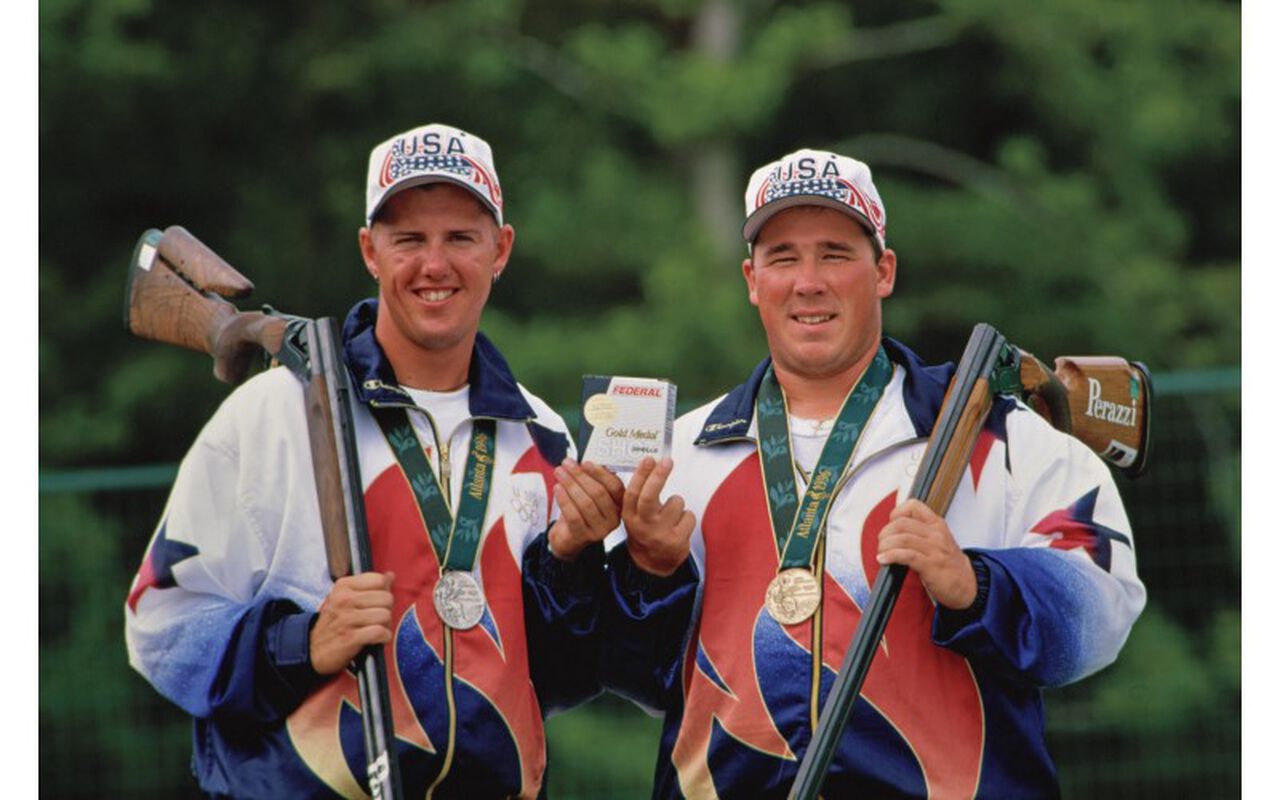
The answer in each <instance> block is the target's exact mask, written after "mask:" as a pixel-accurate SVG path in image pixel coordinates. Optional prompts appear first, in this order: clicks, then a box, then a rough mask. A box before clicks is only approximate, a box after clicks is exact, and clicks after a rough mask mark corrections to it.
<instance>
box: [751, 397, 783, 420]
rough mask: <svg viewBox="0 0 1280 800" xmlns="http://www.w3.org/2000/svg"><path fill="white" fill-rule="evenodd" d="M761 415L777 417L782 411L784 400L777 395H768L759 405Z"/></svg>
mask: <svg viewBox="0 0 1280 800" xmlns="http://www.w3.org/2000/svg"><path fill="white" fill-rule="evenodd" d="M757 408H758V410H759V412H760V416H762V417H775V416H777V415H779V414H781V413H782V401H781V400H779V399H777V398H775V397H767V398H765V399H764V400H761V401H760V404H759V406H757Z"/></svg>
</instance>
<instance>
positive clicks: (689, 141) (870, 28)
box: [39, 0, 1240, 465]
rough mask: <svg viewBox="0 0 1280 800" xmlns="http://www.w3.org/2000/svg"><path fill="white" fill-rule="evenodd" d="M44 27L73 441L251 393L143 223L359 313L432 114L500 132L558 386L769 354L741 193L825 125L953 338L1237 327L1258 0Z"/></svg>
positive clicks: (729, 373)
mask: <svg viewBox="0 0 1280 800" xmlns="http://www.w3.org/2000/svg"><path fill="white" fill-rule="evenodd" d="M40 34H41V36H40V42H41V47H40V69H41V73H40V78H41V83H40V144H41V148H40V158H41V164H40V167H41V182H42V191H41V193H40V201H39V202H40V211H41V214H40V252H41V264H40V274H41V291H40V313H41V340H40V368H41V387H40V391H41V402H42V407H43V409H44V413H43V415H42V417H41V459H42V462H43V463H46V464H64V465H65V464H75V463H86V462H92V463H100V462H103V461H108V460H110V461H119V460H126V461H127V460H135V461H144V460H167V459H172V458H174V457H176V456H177V455H178V454H179V453H181V451H182V450H183V448H184V447H185V444H186V442H188V441H189V440H190V438H191V436H192V434H193V433H194V428H195V426H196V425H197V424H198V421H199V420H201V419H203V418H204V417H205V416H206V415H207V413H208V411H209V410H210V409H211V408H212V407H213V406H214V405H215V404H216V402H217V399H218V398H219V397H220V396H221V394H222V392H223V389H222V388H221V387H218V386H216V385H214V384H213V382H212V381H211V380H208V379H207V378H204V377H202V376H203V375H204V374H206V373H205V369H204V365H203V364H199V363H195V362H194V360H193V359H192V358H191V357H189V356H187V355H186V354H183V353H177V352H169V351H165V350H162V349H157V348H155V347H153V346H149V345H145V344H143V343H140V342H137V341H133V340H130V339H129V338H128V337H127V336H126V335H125V334H123V333H122V332H121V331H120V328H119V325H118V323H117V322H116V320H117V319H118V315H119V311H118V308H119V305H118V304H119V302H120V295H121V284H122V282H123V274H124V264H125V261H126V259H127V256H128V253H129V251H130V249H131V247H132V244H133V242H134V240H135V239H136V237H137V236H138V235H139V234H140V233H141V232H142V230H144V229H145V228H147V227H152V226H164V225H168V224H172V223H180V224H183V225H185V226H187V227H188V228H189V229H191V230H192V231H193V232H195V233H196V234H197V236H200V237H201V238H203V239H204V240H205V241H206V242H208V243H209V244H210V245H211V246H212V247H214V249H216V250H218V251H219V252H220V253H221V254H223V255H224V256H225V257H226V258H227V259H228V260H230V261H231V262H232V263H233V264H236V265H238V266H239V267H240V268H241V269H242V271H243V272H245V273H246V274H248V275H249V276H250V277H252V278H253V279H254V280H255V281H256V282H257V284H258V291H257V293H256V301H257V302H271V303H272V304H274V305H277V306H279V307H282V308H285V309H287V310H290V311H293V312H296V313H302V314H312V315H321V314H342V313H343V312H344V311H345V309H346V308H347V307H349V305H350V304H351V302H353V301H354V300H355V299H356V298H358V297H360V296H362V295H365V294H370V293H371V290H372V287H371V286H370V284H369V283H368V281H367V278H366V276H365V275H364V272H363V270H361V269H360V264H359V261H358V258H359V255H358V252H357V250H356V247H355V230H356V228H357V227H358V226H359V224H360V219H361V211H362V191H363V190H362V184H363V176H364V170H365V159H366V157H367V153H368V150H369V148H370V147H371V146H372V145H373V144H374V143H376V142H378V141H380V140H382V139H383V138H385V137H386V136H388V135H390V134H391V133H393V132H395V131H398V130H402V129H404V128H407V127H409V126H411V125H415V124H419V123H422V122H425V121H430V120H441V121H449V122H452V123H455V124H458V125H461V126H463V127H466V128H469V129H471V130H474V131H477V132H479V133H481V134H482V135H484V136H485V137H486V138H488V139H489V140H490V141H491V142H492V144H493V145H494V149H495V154H496V156H497V162H498V166H499V170H500V172H501V173H502V176H503V179H504V184H505V189H506V195H507V202H508V212H509V218H510V219H511V220H512V221H513V223H514V224H515V226H516V229H517V234H518V236H517V244H516V253H515V260H514V264H513V266H514V269H512V270H510V271H509V273H508V279H507V280H506V281H505V282H504V283H503V284H502V285H501V286H500V287H499V291H498V292H497V293H496V296H495V299H494V302H493V304H492V307H491V309H490V311H489V314H488V316H487V319H486V327H487V328H488V329H489V330H490V331H491V332H492V333H493V335H494V336H495V337H496V338H497V339H498V340H499V342H500V343H501V344H502V345H503V346H504V347H506V348H507V349H508V350H509V351H510V355H511V358H512V361H513V363H515V364H516V365H517V366H518V370H519V373H520V375H521V377H522V379H523V380H524V381H525V382H526V383H527V384H528V385H530V386H531V387H533V388H534V389H535V390H537V391H539V392H541V393H542V394H544V395H546V396H547V397H548V398H549V399H550V400H551V401H552V402H553V403H555V404H557V405H567V404H570V403H572V402H573V400H574V399H575V398H576V395H577V391H578V388H577V387H578V378H579V376H580V375H581V374H582V373H583V372H588V371H598V372H638V373H653V374H663V375H667V376H669V377H672V378H673V379H675V380H676V381H677V382H678V383H679V384H680V386H681V391H682V397H684V398H686V399H687V400H690V401H692V400H696V399H707V398H709V397H711V396H713V395H714V394H715V393H717V392H718V391H721V390H723V389H724V388H725V387H727V386H728V385H731V384H732V383H734V382H736V381H737V380H738V379H740V377H741V375H742V374H743V372H744V371H745V370H746V369H747V368H749V366H750V365H751V364H753V363H754V362H755V361H756V360H757V359H758V358H759V357H760V355H761V354H762V347H763V342H762V337H761V336H760V333H759V331H758V327H759V326H758V323H757V322H756V321H755V318H754V315H753V311H752V309H751V308H750V307H749V306H748V305H747V303H746V302H745V293H744V291H743V288H742V283H741V278H740V276H739V273H740V267H739V262H740V260H741V257H742V255H743V254H744V248H743V247H742V244H741V241H740V238H739V236H738V233H737V231H738V228H739V226H740V223H741V216H742V214H741V199H740V198H741V192H742V189H743V187H744V186H745V182H746V176H747V174H748V173H749V172H750V170H751V169H753V168H754V167H755V166H757V165H759V164H761V163H764V162H765V161H766V160H768V159H771V158H775V157H777V156H779V155H781V154H782V153H785V152H787V151H789V150H792V149H795V148H797V147H800V146H806V145H808V146H817V147H832V148H841V149H842V150H844V151H846V152H849V153H852V154H854V155H857V156H859V157H861V158H863V159H865V160H867V161H868V162H869V163H871V164H872V166H873V168H874V169H875V172H876V175H877V180H878V182H879V184H880V187H881V192H882V194H883V196H884V199H885V203H886V206H887V208H888V221H889V242H890V245H891V246H893V247H894V248H895V249H896V250H897V251H898V253H899V256H900V263H901V265H902V266H901V269H900V280H899V287H898V291H897V294H896V296H895V297H894V298H892V299H891V300H890V301H889V304H888V308H887V312H886V319H887V327H888V329H889V331H890V332H891V333H892V334H893V335H896V336H898V337H900V338H903V339H904V340H906V341H908V342H911V343H912V344H914V345H916V346H917V347H918V348H919V349H920V350H922V351H923V352H924V353H925V354H926V355H928V356H930V357H931V358H935V359H947V358H954V357H956V351H957V350H958V348H959V347H960V343H961V342H962V341H963V337H964V335H965V334H966V333H967V331H968V329H969V327H971V325H972V324H973V323H975V322H978V321H989V322H992V323H994V324H996V325H997V326H998V327H1000V328H1001V329H1002V330H1005V331H1006V332H1007V333H1008V334H1009V335H1010V336H1011V337H1012V338H1013V339H1014V340H1015V341H1018V342H1019V343H1021V344H1023V345H1024V346H1026V347H1028V348H1029V349H1032V350H1034V351H1036V352H1039V353H1042V354H1044V355H1046V356H1048V355H1053V354H1057V353H1060V352H1065V351H1074V352H1082V351H1090V350H1093V351H1123V352H1125V353H1127V354H1132V355H1134V356H1136V357H1141V358H1143V359H1144V360H1146V361H1147V362H1148V363H1149V364H1150V365H1151V366H1153V367H1154V368H1156V369H1161V368H1171V367H1176V366H1187V365H1192V366H1195V365H1206V364H1220V363H1236V362H1237V361H1238V356H1239V202H1238V196H1239V183H1238V177H1237V176H1238V174H1239V103H1240V82H1239V69H1238V61H1239V47H1240V42H1239V8H1238V6H1237V5H1234V4H1230V3H1220V2H1207V0H1202V1H1201V2H1188V3H1182V4H1179V6H1178V9H1177V13H1172V12H1171V11H1170V10H1169V9H1168V7H1167V5H1166V4H1163V3H1159V2H1156V0H1143V1H1142V2H1134V3H1126V4H1123V5H1122V6H1119V7H1117V6H1116V5H1115V4H1114V3H1105V2H1101V0H1094V2H1084V3H1081V2H1071V3H1067V2H1062V3H1050V4H1040V5H1037V7H1036V8H1035V9H1034V10H1029V9H1027V7H1026V6H1025V4H1021V3H1016V2H1012V0H964V1H963V2H960V1H959V0H948V1H946V2H915V3H905V4H904V3H891V2H887V1H886V0H880V1H879V2H859V3H857V4H854V5H852V6H850V5H846V4H841V3H824V2H813V3H802V4H794V5H793V4H773V3H768V2H763V0H754V1H749V0H743V1H742V2H733V0H706V1H705V2H693V1H692V0H690V2H678V1H677V0H661V1H660V2H659V1H654V2H645V1H643V0H629V2H622V3H615V4H609V5H605V6H600V5H597V4H594V3H586V2H581V0H579V1H578V2H564V3H559V4H556V5H554V6H549V5H548V4H545V3H544V4H530V3H524V2H519V0H502V1H501V2H481V3H475V2H439V3H432V4H427V5H408V4H404V3H399V2H391V1H390V0H383V1H382V2H377V3H371V4H362V5H361V6H359V7H357V6H351V5H350V4H343V3H335V2H319V3H315V2H312V3H300V2H284V3H272V4H266V5H264V4H261V3H250V2H229V3H218V4H212V5H204V6H200V5H190V4H176V3H155V2H149V0H107V1H106V2H94V3H88V2H83V1H82V0H51V1H50V2H46V3H42V4H41V9H40ZM570 353H571V354H572V356H571V357H569V356H567V354H570Z"/></svg>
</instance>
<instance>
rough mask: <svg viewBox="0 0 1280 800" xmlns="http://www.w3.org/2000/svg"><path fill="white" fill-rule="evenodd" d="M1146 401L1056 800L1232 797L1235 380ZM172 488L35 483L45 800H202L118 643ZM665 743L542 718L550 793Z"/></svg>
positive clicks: (116, 473) (635, 724)
mask: <svg viewBox="0 0 1280 800" xmlns="http://www.w3.org/2000/svg"><path fill="white" fill-rule="evenodd" d="M1155 386H1156V391H1157V396H1156V401H1155V406H1154V409H1155V410H1154V414H1153V420H1154V426H1153V429H1152V435H1153V447H1154V449H1153V451H1152V463H1151V468H1150V470H1149V471H1148V474H1147V475H1146V476H1145V477H1143V478H1141V479H1139V480H1137V481H1129V480H1127V479H1124V478H1118V479H1117V480H1118V482H1119V485H1120V491H1121V493H1122V495H1123V496H1124V498H1125V502H1126V507H1127V509H1128V511H1129V515H1130V518H1131V521H1132V523H1133V527H1134V530H1135V532H1136V540H1137V541H1136V545H1137V552H1138V567H1139V573H1140V574H1141V576H1142V578H1143V580H1144V581H1145V582H1146V585H1147V588H1148V590H1149V602H1148V607H1147V610H1146V611H1145V612H1144V614H1143V616H1142V618H1141V619H1140V620H1139V622H1138V624H1137V626H1136V627H1135V629H1134V631H1133V634H1132V635H1131V637H1130V640H1129V642H1128V644H1127V645H1126V647H1125V650H1124V651H1123V652H1122V653H1121V656H1120V658H1119V660H1118V661H1117V662H1116V663H1115V664H1114V665H1112V666H1111V667H1108V668H1107V669H1106V670H1104V671H1103V672H1101V673H1100V674H1098V675H1096V676H1094V677H1092V678H1090V679H1088V680H1086V681H1083V682H1081V683H1079V684H1076V685H1073V686H1070V687H1065V688H1062V689H1057V690H1051V691H1048V692H1047V693H1046V701H1047V706H1048V709H1047V715H1046V718H1047V727H1048V733H1049V739H1050V745H1051V748H1052V751H1053V753H1054V755H1055V757H1056V759H1057V762H1058V767H1059V771H1060V774H1061V780H1062V788H1063V793H1064V796H1065V797H1067V798H1127V799H1132V798H1161V799H1162V800H1163V799H1164V798H1171V797H1195V798H1217V797H1224V798H1225V797H1238V796H1239V794H1240V790H1241V784H1240V696H1241V695H1240V642H1241V639H1240V438H1241V437H1240V371H1239V370H1238V369H1228V370H1225V371H1220V372H1199V373H1178V374H1170V375H1163V376H1161V375H1157V376H1156V378H1155ZM566 416H568V415H566ZM174 471H175V467H173V466H171V465H166V466H158V467H143V468H120V469H105V470H93V471H78V472H52V471H46V472H42V474H41V477H40V523H39V524H40V559H39V575H40V577H39V593H40V595H39V600H40V622H39V631H40V663H39V678H40V689H39V692H40V697H39V707H40V722H39V749H40V766H39V780H40V796H41V797H50V798H100V797H129V798H183V797H198V796H199V794H198V792H197V791H196V789H195V784H194V781H193V779H192V778H191V776H190V773H189V769H188V764H189V760H190V754H191V743H190V735H191V734H190V725H189V722H188V720H187V719H186V717H185V716H184V715H183V713H182V712H181V711H180V710H178V709H177V708H176V707H174V706H172V705H170V704H169V703H168V702H167V701H165V700H164V699H162V698H161V697H160V696H159V695H158V694H156V693H155V691H154V690H152V689H151V688H150V686H149V685H148V684H147V683H146V682H145V681H143V679H142V678H141V677H139V676H138V675H137V674H136V673H134V672H133V670H132V669H130V667H129V665H128V663H127V657H126V653H125V648H124V639H123V610H122V609H123V603H124V598H125V595H126V593H127V591H128V587H129V582H130V580H131V579H132V576H133V572H134V570H136V568H137V566H138V563H139V561H140V560H141V558H142V555H143V552H144V550H145V548H146V545H147V542H148V540H149V538H150V534H151V530H152V527H153V526H154V524H155V521H156V520H157V518H158V517H159V514H160V511H161V510H162V507H163V504H164V501H165V497H166V494H167V487H168V483H169V482H170V481H171V480H172V477H173V474H174ZM658 731H659V721H658V720H657V719H654V718H650V717H648V716H646V715H645V714H644V713H643V712H641V711H639V710H638V709H636V708H634V707H632V706H631V705H629V704H627V703H625V702H624V701H621V700H619V699H617V698H614V697H611V696H605V697H601V698H598V699H596V700H595V701H593V702H592V703H590V704H588V705H586V706H583V707H581V708H578V709H575V710H573V711H571V712H569V713H567V714H564V715H561V716H559V717H555V718H553V719H551V720H550V721H549V722H548V725H547V733H548V749H549V757H550V768H549V771H548V786H549V794H550V796H551V797H555V798H597V797H598V798H627V797H635V798H643V797H647V796H648V794H649V787H650V785H651V776H652V774H653V766H654V758H655V755H656V752H657V744H658Z"/></svg>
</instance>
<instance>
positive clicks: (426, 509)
mask: <svg viewBox="0 0 1280 800" xmlns="http://www.w3.org/2000/svg"><path fill="white" fill-rule="evenodd" d="M373 416H374V419H376V420H377V421H378V427H380V428H381V429H382V434H383V436H385V437H386V439H387V443H388V444H389V445H391V450H392V452H393V453H395V456H396V461H398V462H399V463H400V468H401V469H402V470H403V471H404V475H405V478H406V479H407V480H408V481H409V487H410V488H411V489H412V490H413V497H414V499H415V500H416V501H417V502H418V509H419V511H421V512H422V519H423V522H425V523H426V526H427V533H428V535H429V536H430V538H431V546H432V547H433V548H434V549H435V552H436V558H437V559H438V560H439V561H440V565H441V566H442V567H443V568H444V569H445V570H461V571H465V572H470V571H471V570H472V568H473V567H474V566H475V560H476V551H477V550H478V549H479V546H480V534H481V529H482V526H483V525H484V516H485V512H486V511H487V510H488V507H489V492H490V489H491V488H492V486H493V457H494V453H495V452H496V449H497V423H496V422H495V421H494V420H491V419H477V420H475V421H474V422H472V424H471V441H470V443H469V444H468V445H467V467H466V471H465V473H464V476H463V479H462V481H463V483H462V493H461V496H460V499H459V500H458V513H457V515H456V516H455V515H454V514H453V513H452V512H451V511H450V510H449V498H447V497H445V494H444V486H443V484H442V483H441V482H440V480H439V479H438V478H437V477H436V473H435V470H434V469H432V467H431V462H429V461H428V460H427V454H426V452H425V451H424V450H423V449H422V443H421V442H419V441H418V435H417V433H415V432H414V430H413V425H412V424H411V423H410V422H409V414H408V412H406V411H405V409H403V408H375V409H373ZM438 444H439V443H438V442H437V445H438Z"/></svg>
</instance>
